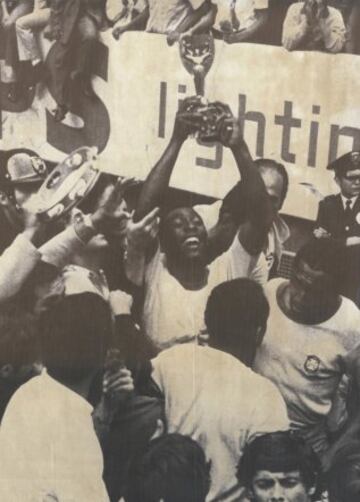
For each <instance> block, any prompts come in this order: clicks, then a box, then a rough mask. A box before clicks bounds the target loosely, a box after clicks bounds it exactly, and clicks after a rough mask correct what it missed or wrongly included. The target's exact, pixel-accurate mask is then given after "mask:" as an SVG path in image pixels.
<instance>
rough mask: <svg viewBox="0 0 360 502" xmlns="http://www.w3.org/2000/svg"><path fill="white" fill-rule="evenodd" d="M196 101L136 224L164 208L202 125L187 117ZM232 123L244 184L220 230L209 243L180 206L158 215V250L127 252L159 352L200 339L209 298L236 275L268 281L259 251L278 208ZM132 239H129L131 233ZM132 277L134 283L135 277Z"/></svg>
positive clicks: (150, 181)
mask: <svg viewBox="0 0 360 502" xmlns="http://www.w3.org/2000/svg"><path fill="white" fill-rule="evenodd" d="M194 99H195V100H196V99H197V98H188V99H186V100H185V101H184V105H183V108H182V109H181V110H180V111H179V113H178V114H177V118H176V121H175V127H174V132H173V135H172V137H171V139H170V142H169V145H168V146H167V148H166V149H165V151H164V153H163V155H162V157H161V158H160V160H159V161H158V162H157V164H156V165H155V166H154V167H153V169H152V170H151V172H150V173H149V175H148V177H147V179H146V181H145V183H144V186H143V189H142V192H141V194H140V198H139V202H138V207H137V209H136V212H135V216H134V220H135V221H139V220H140V219H141V218H143V217H144V216H145V215H147V214H148V213H150V211H152V210H154V208H155V207H159V206H163V198H164V196H165V194H166V191H167V190H168V186H169V181H170V177H171V174H172V171H173V169H174V167H175V163H176V160H177V157H178V155H179V153H180V150H181V148H182V145H183V143H184V142H185V140H186V138H187V137H188V136H189V134H191V133H193V132H196V130H197V127H198V124H197V122H198V120H199V119H198V117H197V116H193V117H189V116H187V115H186V113H185V114H184V110H186V106H188V105H189V102H190V101H191V100H194ZM223 106H225V105H223ZM188 115H189V114H188ZM229 120H230V123H228V124H224V130H225V132H224V131H223V132H224V135H222V138H220V141H222V142H223V144H224V146H227V147H229V148H230V149H231V151H232V153H233V155H234V158H235V161H236V163H237V165H238V168H239V171H240V173H241V177H242V181H241V183H239V184H238V185H237V186H236V187H235V189H234V190H235V192H234V193H233V196H232V199H234V200H232V202H231V203H229V204H228V205H227V208H226V214H225V213H223V214H222V221H221V225H220V226H221V228H218V231H217V234H216V235H214V236H211V243H210V238H208V237H209V236H208V233H207V231H206V228H205V225H204V222H203V220H202V218H201V217H200V215H199V214H198V213H197V212H196V211H195V210H194V208H192V207H179V208H175V209H172V210H170V211H169V212H167V213H165V212H164V213H163V214H162V215H161V221H160V232H159V237H160V239H159V241H160V247H159V246H157V245H155V246H154V245H153V246H152V248H151V249H150V248H148V249H144V248H143V249H139V248H138V249H136V250H134V249H132V248H131V246H130V248H129V249H128V258H127V264H128V270H129V269H130V268H131V269H132V270H134V269H135V270H136V272H137V278H136V281H133V282H136V283H137V284H138V285H142V284H141V282H142V281H143V282H144V284H145V304H144V309H143V323H144V327H145V331H146V333H147V335H148V336H149V337H150V338H151V339H152V340H153V342H155V344H156V345H157V346H158V347H159V348H160V349H164V348H168V347H170V346H171V345H174V344H175V343H182V342H186V341H191V340H192V341H194V340H196V336H197V335H198V334H199V332H200V330H201V329H202V328H203V327H204V310H205V305H206V301H207V298H208V296H209V294H210V292H211V291H212V289H213V288H214V287H215V286H217V285H218V284H220V283H222V282H225V281H227V280H230V279H235V278H238V277H249V278H252V279H254V280H256V281H257V282H260V283H264V282H265V281H266V278H267V269H266V262H265V257H264V256H263V255H262V253H261V250H262V247H263V244H264V242H265V240H266V238H267V235H268V231H269V228H270V226H271V222H272V220H273V213H274V211H273V207H272V204H271V201H270V198H269V197H268V194H267V192H266V189H265V185H264V182H263V180H262V178H261V176H260V173H259V170H258V169H257V167H256V165H255V163H254V162H253V161H252V159H251V156H250V153H249V150H248V148H247V145H246V144H245V142H244V141H243V139H242V138H241V134H240V131H238V128H237V124H236V121H235V119H229ZM228 126H230V129H231V130H232V131H233V132H232V133H231V137H230V138H228V137H227V136H226V128H227V127H228ZM237 191H239V192H241V195H240V193H237ZM244 221H246V228H244V231H243V232H242V234H241V236H240V235H239V236H236V234H237V232H235V233H233V224H234V222H235V223H236V225H237V226H239V225H240V223H242V222H244ZM228 226H230V227H231V228H230V231H229V229H228V228H227V227H228ZM229 235H230V238H229ZM235 236H236V237H235ZM234 237H235V239H234ZM129 240H130V241H131V240H132V239H131V236H130V239H129ZM215 241H216V242H215ZM140 247H141V246H140ZM145 252H147V256H146V263H145V267H144V273H143V274H139V273H138V270H139V269H140V268H141V265H139V266H137V262H138V255H141V254H142V253H145ZM128 275H129V278H130V279H132V277H131V273H130V274H128Z"/></svg>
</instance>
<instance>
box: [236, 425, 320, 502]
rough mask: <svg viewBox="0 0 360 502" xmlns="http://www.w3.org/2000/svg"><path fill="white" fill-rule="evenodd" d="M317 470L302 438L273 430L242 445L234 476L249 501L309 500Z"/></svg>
mask: <svg viewBox="0 0 360 502" xmlns="http://www.w3.org/2000/svg"><path fill="white" fill-rule="evenodd" d="M318 473H319V466H318V464H317V462H316V458H314V454H313V452H312V451H311V449H309V448H307V447H306V445H305V444H304V442H303V441H302V440H300V439H299V438H296V437H294V436H293V435H292V434H291V433H289V432H275V433H270V434H264V435H263V436H260V437H258V438H255V439H254V441H252V442H251V443H250V444H248V445H247V446H246V447H245V451H244V455H243V457H242V458H241V461H240V464H239V468H238V479H239V482H240V484H241V485H242V486H245V487H246V489H247V492H248V496H249V498H250V500H251V501H252V502H270V501H271V502H280V501H281V502H311V500H313V499H312V495H313V494H314V491H315V486H316V481H317V474H318Z"/></svg>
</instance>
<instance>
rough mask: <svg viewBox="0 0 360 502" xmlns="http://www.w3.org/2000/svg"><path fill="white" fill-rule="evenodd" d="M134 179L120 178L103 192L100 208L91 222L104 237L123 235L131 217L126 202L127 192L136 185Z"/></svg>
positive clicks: (93, 215)
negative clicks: (125, 195)
mask: <svg viewBox="0 0 360 502" xmlns="http://www.w3.org/2000/svg"><path fill="white" fill-rule="evenodd" d="M135 183H136V181H135V180H134V178H119V179H118V180H117V182H116V183H115V185H112V184H111V185H108V186H107V187H106V188H105V190H104V191H103V193H102V195H101V197H100V202H99V205H98V208H97V209H96V211H95V212H94V213H93V214H92V216H91V220H92V223H93V225H94V227H95V229H96V230H97V231H98V232H99V233H102V234H104V235H106V234H112V235H123V234H124V232H125V230H126V225H127V221H128V219H129V217H130V214H129V212H128V211H127V206H126V203H125V201H124V194H125V192H126V190H127V189H128V188H129V187H130V186H132V185H134V184H135Z"/></svg>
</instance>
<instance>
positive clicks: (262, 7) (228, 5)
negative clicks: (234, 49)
mask: <svg viewBox="0 0 360 502" xmlns="http://www.w3.org/2000/svg"><path fill="white" fill-rule="evenodd" d="M212 1H213V3H214V4H215V5H216V6H217V15H216V19H215V23H214V31H215V33H216V34H217V36H219V37H220V38H223V39H224V40H225V42H227V43H230V44H232V43H239V42H257V41H258V39H260V35H261V34H262V31H263V28H264V26H265V25H266V23H267V20H268V7H269V2H268V0H231V1H230V2H229V0H212Z"/></svg>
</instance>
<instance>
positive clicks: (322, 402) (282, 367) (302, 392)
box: [254, 279, 360, 429]
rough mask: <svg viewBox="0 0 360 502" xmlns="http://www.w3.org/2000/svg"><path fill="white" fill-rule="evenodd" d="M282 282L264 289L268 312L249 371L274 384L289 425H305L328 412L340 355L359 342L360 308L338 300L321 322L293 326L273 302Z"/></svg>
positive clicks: (339, 369) (318, 420)
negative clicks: (331, 313)
mask: <svg viewBox="0 0 360 502" xmlns="http://www.w3.org/2000/svg"><path fill="white" fill-rule="evenodd" d="M284 282H285V281H284V280H283V279H274V280H272V281H270V282H269V283H268V284H267V286H266V287H265V292H266V294H267V297H268V300H269V303H270V305H271V310H270V317H269V320H268V323H267V331H266V334H265V338H264V340H263V342H262V345H261V346H260V347H259V349H258V351H257V355H256V359H255V364H254V369H255V371H257V372H258V373H260V374H261V375H263V376H265V377H268V378H269V379H270V380H272V381H273V382H274V383H275V384H276V385H277V386H278V388H279V390H280V392H281V394H282V396H283V398H284V399H285V402H286V404H287V407H288V414H289V418H290V421H291V424H292V426H293V427H294V428H300V429H306V428H309V427H312V426H318V425H319V424H320V423H321V422H322V420H323V419H324V418H325V416H326V415H327V414H328V412H329V410H330V407H331V403H332V399H333V397H334V395H335V392H336V390H337V387H338V385H339V381H340V379H341V377H342V375H343V373H344V365H343V357H344V356H346V355H347V354H348V353H349V352H350V351H351V350H353V349H354V348H355V347H356V346H357V345H358V344H359V343H360V311H359V310H358V308H357V307H356V305H355V304H354V303H353V302H352V301H351V300H349V299H347V298H342V303H341V306H340V308H339V309H338V311H337V312H336V313H335V314H334V315H333V316H332V317H331V318H330V319H328V320H327V321H325V322H323V323H320V324H316V325H304V324H299V323H297V322H295V321H292V320H291V319H289V318H288V317H287V316H286V315H285V314H284V313H283V312H282V311H281V309H280V307H279V305H278V302H277V298H276V293H277V290H278V288H279V286H281V284H283V283H284Z"/></svg>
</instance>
